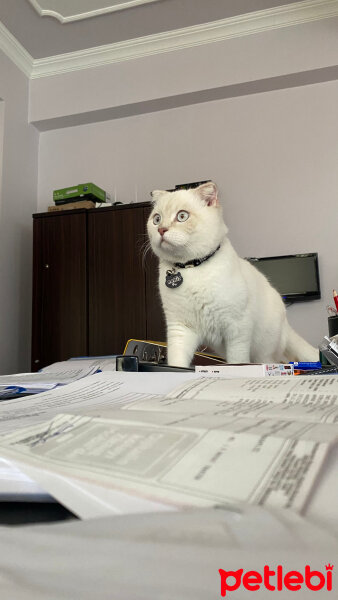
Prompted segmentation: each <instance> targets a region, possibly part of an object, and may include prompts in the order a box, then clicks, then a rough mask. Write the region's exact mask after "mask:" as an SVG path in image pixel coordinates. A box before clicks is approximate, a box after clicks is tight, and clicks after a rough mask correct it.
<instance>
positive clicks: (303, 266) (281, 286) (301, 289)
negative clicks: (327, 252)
mask: <svg viewBox="0 0 338 600" xmlns="http://www.w3.org/2000/svg"><path fill="white" fill-rule="evenodd" d="M246 260H248V261H249V262H250V263H251V264H253V265H254V266H255V267H256V268H257V269H258V270H259V271H261V273H263V275H265V276H266V277H267V278H268V280H269V281H270V283H271V285H273V287H275V288H276V290H277V291H278V292H279V293H280V294H281V296H282V298H283V300H284V301H285V302H287V303H288V302H300V301H305V300H316V299H318V298H320V283H319V270H318V254H317V252H312V253H308V254H288V255H284V256H267V257H261V258H252V257H250V258H247V259H246Z"/></svg>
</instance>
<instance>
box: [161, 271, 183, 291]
mask: <svg viewBox="0 0 338 600" xmlns="http://www.w3.org/2000/svg"><path fill="white" fill-rule="evenodd" d="M182 283H183V277H182V275H181V273H180V272H178V273H175V271H174V270H173V271H170V270H169V271H167V273H166V278H165V284H166V286H167V287H168V288H178V287H180V285H182Z"/></svg>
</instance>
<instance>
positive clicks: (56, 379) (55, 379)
mask: <svg viewBox="0 0 338 600" xmlns="http://www.w3.org/2000/svg"><path fill="white" fill-rule="evenodd" d="M104 370H108V371H115V358H113V357H109V358H104V357H102V358H101V357H98V358H88V359H70V360H65V361H62V362H57V363H54V364H52V365H49V366H48V367H45V368H44V369H41V371H39V372H38V373H16V374H14V375H1V376H0V400H1V399H6V398H8V397H12V396H13V395H22V396H25V395H27V394H38V393H41V392H45V391H46V390H51V389H53V388H55V387H57V386H60V385H66V384H68V383H73V381H77V380H78V379H81V378H82V377H87V376H88V375H92V374H93V373H97V372H98V371H104Z"/></svg>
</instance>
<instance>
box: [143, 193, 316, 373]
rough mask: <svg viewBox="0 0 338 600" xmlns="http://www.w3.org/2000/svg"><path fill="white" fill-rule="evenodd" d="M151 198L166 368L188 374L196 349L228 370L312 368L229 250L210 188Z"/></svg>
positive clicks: (275, 307) (268, 296)
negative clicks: (301, 364)
mask: <svg viewBox="0 0 338 600" xmlns="http://www.w3.org/2000/svg"><path fill="white" fill-rule="evenodd" d="M152 198H153V203H154V206H153V210H152V212H151V215H150V217H149V220H148V223H147V228H148V235H149V239H150V244H151V247H152V249H153V251H154V253H155V254H156V255H157V256H158V257H159V259H160V261H159V288H160V294H161V299H162V304H163V308H164V312H165V316H166V322H167V341H168V363H169V364H170V365H176V366H181V367H188V366H189V365H190V362H191V360H192V357H193V354H194V352H195V351H196V349H197V348H198V346H199V345H201V344H204V345H207V346H209V347H210V348H212V349H213V350H214V351H216V352H217V354H219V355H220V356H222V357H224V358H225V359H226V360H227V362H229V363H247V362H258V363H268V362H289V361H292V360H293V361H299V360H303V361H315V360H318V351H317V350H316V349H315V348H314V347H312V346H311V345H310V344H308V342H306V341H305V340H303V338H301V337H300V336H299V335H298V334H297V333H296V332H295V331H294V330H293V329H292V328H291V326H290V325H289V323H288V322H287V318H286V311H285V306H284V304H283V301H282V299H281V297H280V295H279V293H278V292H277V291H276V290H275V289H274V288H273V287H272V286H271V285H270V283H269V282H268V280H267V279H266V277H264V275H262V274H261V273H260V272H259V271H258V270H257V269H256V268H255V267H254V266H252V265H251V264H250V263H249V262H248V261H246V260H244V259H242V258H240V257H239V256H238V255H237V253H236V252H235V250H234V248H233V247H232V245H231V243H230V241H229V239H228V237H227V231H228V230H227V227H226V225H225V223H224V221H223V217H222V209H221V206H220V204H219V201H218V195H217V188H216V185H215V184H214V183H211V182H210V183H206V184H203V185H201V186H199V187H198V188H195V189H189V190H178V191H174V192H166V191H160V190H155V191H154V192H153V193H152ZM196 259H199V260H197V261H196ZM187 263H188V264H187ZM198 263H200V264H198Z"/></svg>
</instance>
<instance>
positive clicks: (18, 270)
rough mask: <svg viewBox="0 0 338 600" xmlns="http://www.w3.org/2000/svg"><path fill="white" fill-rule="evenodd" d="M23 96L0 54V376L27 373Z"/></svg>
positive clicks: (29, 139)
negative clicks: (0, 127) (0, 125)
mask: <svg viewBox="0 0 338 600" xmlns="http://www.w3.org/2000/svg"><path fill="white" fill-rule="evenodd" d="M28 93H29V81H28V79H27V77H26V76H25V75H23V74H22V72H21V71H19V69H18V68H17V67H15V66H14V64H13V63H12V62H11V61H10V60H9V59H8V58H7V57H6V56H5V55H4V54H3V53H2V52H0V98H1V100H2V102H1V105H2V111H1V112H2V116H3V149H2V153H1V152H0V159H1V156H2V178H1V182H0V183H1V190H0V340H1V343H0V373H13V372H18V371H27V370H30V344H31V342H30V340H31V302H32V301H31V289H32V213H33V212H36V205H37V199H36V198H37V159H38V132H37V131H36V129H35V128H34V127H33V126H32V125H29V124H28ZM0 138H1V134H0ZM0 171H1V169H0Z"/></svg>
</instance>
